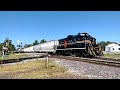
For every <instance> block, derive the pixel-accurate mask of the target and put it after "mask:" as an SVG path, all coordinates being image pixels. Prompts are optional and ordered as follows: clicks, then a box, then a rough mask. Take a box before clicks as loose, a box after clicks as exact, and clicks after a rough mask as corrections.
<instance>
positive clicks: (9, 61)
mask: <svg viewBox="0 0 120 90" xmlns="http://www.w3.org/2000/svg"><path fill="white" fill-rule="evenodd" d="M44 57H47V55H41V56H30V57H23V58H15V59H8V60H0V64H7V63H15V62H21V61H23V60H28V59H36V58H44Z"/></svg>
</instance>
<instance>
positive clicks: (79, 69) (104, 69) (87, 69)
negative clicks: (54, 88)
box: [51, 58, 120, 79]
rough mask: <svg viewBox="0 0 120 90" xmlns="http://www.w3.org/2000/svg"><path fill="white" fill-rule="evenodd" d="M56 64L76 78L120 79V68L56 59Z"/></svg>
mask: <svg viewBox="0 0 120 90" xmlns="http://www.w3.org/2000/svg"><path fill="white" fill-rule="evenodd" d="M51 60H54V61H55V63H56V64H58V65H60V66H62V67H65V68H66V69H68V72H70V73H72V74H73V75H76V77H78V78H79V77H81V76H83V77H88V78H89V79H120V68H117V67H111V66H105V65H97V64H91V63H86V62H82V61H72V60H65V59H55V58H51Z"/></svg>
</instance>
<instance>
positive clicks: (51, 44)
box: [33, 40, 59, 52]
mask: <svg viewBox="0 0 120 90" xmlns="http://www.w3.org/2000/svg"><path fill="white" fill-rule="evenodd" d="M57 45H59V41H57V40H53V41H48V42H45V43H42V44H38V45H36V46H34V48H33V49H34V51H35V52H36V51H37V52H55V51H56V46H57Z"/></svg>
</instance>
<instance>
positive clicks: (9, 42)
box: [0, 38, 120, 51]
mask: <svg viewBox="0 0 120 90" xmlns="http://www.w3.org/2000/svg"><path fill="white" fill-rule="evenodd" d="M45 42H46V40H45V39H42V40H41V41H40V42H39V41H38V40H35V41H34V42H33V43H32V44H25V45H24V46H23V47H22V48H27V47H30V46H34V45H38V44H41V43H45ZM111 43H116V42H111V41H100V42H97V44H99V45H101V46H102V48H103V50H105V46H106V45H108V44H111ZM116 44H118V43H116ZM119 45H120V44H119ZM3 46H7V47H8V49H9V50H10V51H14V50H16V48H15V45H14V44H12V40H10V39H8V38H5V40H4V41H3V43H0V51H2V47H3Z"/></svg>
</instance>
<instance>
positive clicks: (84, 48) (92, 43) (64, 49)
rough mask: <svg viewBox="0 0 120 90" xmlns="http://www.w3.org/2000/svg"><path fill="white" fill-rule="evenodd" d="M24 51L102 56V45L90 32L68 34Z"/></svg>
mask: <svg viewBox="0 0 120 90" xmlns="http://www.w3.org/2000/svg"><path fill="white" fill-rule="evenodd" d="M23 51H24V52H47V53H50V54H57V55H74V56H82V57H88V56H92V57H96V56H102V55H103V53H102V47H101V46H100V45H98V44H96V39H95V38H94V37H92V36H90V35H89V34H88V33H78V34H77V35H68V36H67V37H66V38H63V39H59V40H52V41H49V42H45V43H42V44H38V45H35V46H32V47H29V48H27V49H26V48H24V50H23Z"/></svg>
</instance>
